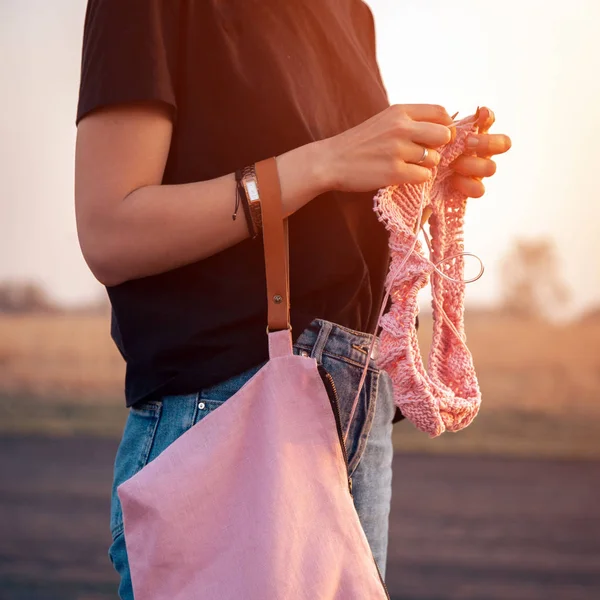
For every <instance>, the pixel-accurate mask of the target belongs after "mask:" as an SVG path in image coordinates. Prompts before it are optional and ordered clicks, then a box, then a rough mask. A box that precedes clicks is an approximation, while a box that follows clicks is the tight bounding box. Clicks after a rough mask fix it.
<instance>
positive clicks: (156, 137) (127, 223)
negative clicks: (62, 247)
mask: <svg viewBox="0 0 600 600" xmlns="http://www.w3.org/2000/svg"><path fill="white" fill-rule="evenodd" d="M171 135H172V124H171V121H170V119H169V118H168V116H167V115H166V114H165V113H164V112H163V111H162V110H161V109H160V108H157V107H156V106H146V107H142V106H138V107H133V106H128V107H119V108H111V109H107V110H102V111H97V112H94V113H92V114H91V115H90V116H89V117H87V118H85V119H83V120H82V121H81V123H80V124H79V127H78V132H77V148H76V159H75V200H76V215H77V228H78V232H79V239H80V244H81V248H82V251H83V254H84V257H85V259H86V261H87V263H88V265H89V267H90V269H91V270H92V272H93V273H94V275H95V276H96V277H97V278H98V280H99V281H100V282H102V283H103V284H105V285H108V286H110V285H117V284H119V283H122V282H123V281H127V280H129V279H136V278H140V277H144V276H147V275H153V274H156V273H161V272H164V271H168V270H171V269H174V268H176V267H179V266H182V265H185V264H188V263H192V262H195V261H198V260H201V259H203V258H206V257H208V256H211V255H212V254H216V253H217V252H220V251H221V250H224V249H225V248H228V247H230V246H233V245H235V244H237V243H238V242H241V241H242V240H244V239H245V238H247V237H248V236H249V233H248V228H247V225H246V219H245V218H244V215H243V211H242V210H240V213H239V214H240V218H238V219H236V220H235V221H233V220H232V218H231V215H232V213H233V209H234V204H235V179H234V176H233V174H230V175H227V176H223V177H219V178H217V179H212V180H209V181H201V182H197V183H189V184H182V185H160V183H161V180H162V177H163V173H164V169H165V165H166V161H167V156H168V152H169V146H170V143H171ZM315 154H316V153H315V146H314V145H313V144H310V145H308V146H303V147H301V148H298V149H296V150H293V151H291V152H288V153H287V154H283V155H281V156H280V157H278V169H279V173H280V178H281V187H282V196H283V202H284V210H285V211H286V213H287V214H288V215H289V214H291V213H293V212H295V211H296V210H298V208H300V207H301V206H303V205H304V204H306V203H307V202H308V201H309V200H311V199H312V198H314V197H315V196H318V195H319V194H321V193H322V192H324V191H325V187H324V184H323V183H322V179H323V178H322V177H320V175H319V172H318V170H319V162H318V161H316V160H315ZM241 166H243V165H241Z"/></svg>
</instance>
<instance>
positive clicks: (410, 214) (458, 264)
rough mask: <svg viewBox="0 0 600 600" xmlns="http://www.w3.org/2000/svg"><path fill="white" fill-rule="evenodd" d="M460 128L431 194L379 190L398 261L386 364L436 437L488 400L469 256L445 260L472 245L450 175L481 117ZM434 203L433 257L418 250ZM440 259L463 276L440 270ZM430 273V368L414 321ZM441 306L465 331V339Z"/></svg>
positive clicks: (399, 395) (378, 202)
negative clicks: (471, 344)
mask: <svg viewBox="0 0 600 600" xmlns="http://www.w3.org/2000/svg"><path fill="white" fill-rule="evenodd" d="M456 129H457V135H456V139H455V141H454V142H452V143H451V144H449V145H447V146H445V147H444V148H443V149H442V150H441V152H440V154H441V161H440V165H439V166H438V168H437V169H435V170H434V174H433V177H432V179H431V181H430V182H428V183H427V184H425V189H424V194H423V186H414V185H401V186H391V187H387V188H384V189H381V190H379V192H378V193H377V195H376V196H375V211H376V213H377V214H378V217H379V220H380V221H381V222H382V223H384V225H385V227H386V229H387V230H388V231H389V232H390V240H389V244H390V250H391V263H390V268H389V273H388V276H387V280H386V289H387V290H388V292H389V293H390V296H391V298H392V304H391V309H390V310H389V312H388V313H387V314H386V315H384V316H383V318H382V319H381V328H382V332H381V336H380V340H379V358H378V364H379V366H380V367H381V368H382V369H385V370H386V371H387V372H388V373H389V375H390V376H391V379H392V381H393V384H394V401H395V403H396V405H397V406H398V407H399V408H400V409H401V410H402V413H403V414H404V416H405V417H406V418H408V419H409V420H410V421H412V422H413V423H414V425H415V426H416V427H417V428H418V429H420V430H422V431H424V432H426V433H428V434H429V435H430V436H431V437H436V436H438V435H440V434H441V433H443V432H444V431H458V430H460V429H462V428H464V427H466V426H467V425H469V424H470V423H471V421H472V420H473V419H474V418H475V416H476V415H477V412H478V410H479V406H480V404H481V392H480V390H479V385H478V382H477V376H476V374H475V369H474V367H473V359H472V356H471V353H470V352H469V350H468V348H467V347H466V344H465V343H464V340H465V335H464V295H465V284H464V282H463V279H464V257H463V256H458V257H455V258H451V259H449V260H447V261H446V262H443V263H441V264H439V262H440V261H442V260H443V259H446V258H447V257H452V256H453V255H457V254H460V253H461V252H463V251H464V247H463V222H464V215H465V208H466V197H465V196H463V195H461V194H459V193H458V192H456V190H454V189H453V187H452V186H451V185H450V184H449V182H448V176H449V175H451V169H449V164H450V163H451V162H452V161H453V160H454V159H456V158H457V157H458V156H459V155H460V154H462V152H463V150H464V144H465V141H466V137H467V136H468V134H469V133H471V132H475V131H476V125H475V118H474V117H469V118H467V119H463V120H462V121H459V122H458V123H457V124H456ZM423 198H424V202H422V200H423ZM426 206H429V207H430V208H431V209H432V211H433V212H432V216H431V218H430V221H429V223H430V234H431V236H432V249H433V250H432V255H431V260H429V259H428V258H426V256H425V254H424V253H423V248H422V245H421V243H420V242H417V243H416V246H414V250H413V251H412V252H411V248H413V245H414V243H415V235H416V234H415V233H414V232H415V228H417V223H419V224H420V218H421V214H422V211H423V210H424V208H425V207H426ZM409 253H410V255H409V256H408V258H407V255H408V254H409ZM434 265H438V268H439V269H440V270H441V271H442V272H443V273H445V274H446V275H447V276H448V277H451V278H452V279H453V280H455V282H452V281H448V280H447V279H445V278H444V277H442V276H440V275H439V274H438V273H436V272H435V270H434ZM430 279H431V283H432V295H433V298H434V301H433V339H432V346H431V352H430V354H429V364H428V370H427V371H426V370H425V367H424V366H423V361H422V358H421V353H420V350H419V344H418V340H417V332H416V329H415V326H414V323H415V317H416V316H417V314H418V304H417V294H418V292H419V290H421V289H422V288H423V287H425V286H426V285H427V283H428V282H429V280H430ZM440 309H443V312H444V313H445V314H446V317H447V319H449V320H450V321H451V323H452V324H453V325H454V327H455V329H456V331H457V332H458V333H459V334H460V335H461V337H462V338H463V341H462V342H461V340H460V339H459V338H458V337H457V335H456V333H455V332H454V331H452V328H451V327H450V326H449V325H448V324H447V322H446V321H445V320H444V315H443V313H442V311H441V310H440Z"/></svg>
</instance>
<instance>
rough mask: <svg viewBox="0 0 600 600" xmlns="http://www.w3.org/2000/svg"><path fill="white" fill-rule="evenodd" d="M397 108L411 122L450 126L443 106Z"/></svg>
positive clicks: (411, 105)
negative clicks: (402, 111)
mask: <svg viewBox="0 0 600 600" xmlns="http://www.w3.org/2000/svg"><path fill="white" fill-rule="evenodd" d="M398 106H399V108H401V109H402V110H404V112H405V113H406V114H407V115H408V116H409V117H410V118H411V119H412V120H413V121H427V122H428V123H438V124H440V125H450V123H452V119H451V118H450V115H449V114H448V112H447V111H446V109H445V108H444V107H443V106H439V105H437V104H399V105H398Z"/></svg>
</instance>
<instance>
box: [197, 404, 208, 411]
mask: <svg viewBox="0 0 600 600" xmlns="http://www.w3.org/2000/svg"><path fill="white" fill-rule="evenodd" d="M198 408H199V409H200V410H204V409H205V408H206V404H205V403H204V402H200V403H199V404H198Z"/></svg>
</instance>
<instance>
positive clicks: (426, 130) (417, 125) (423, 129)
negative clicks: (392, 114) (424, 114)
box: [405, 121, 452, 148]
mask: <svg viewBox="0 0 600 600" xmlns="http://www.w3.org/2000/svg"><path fill="white" fill-rule="evenodd" d="M405 128H406V133H407V134H408V137H409V138H410V139H411V140H412V141H413V142H414V143H415V144H419V145H420V146H426V147H427V148H439V147H440V146H444V145H446V144H448V143H449V142H450V140H451V139H452V131H450V127H445V126H444V125H438V124H437V123H421V122H418V121H407V122H406V126H405Z"/></svg>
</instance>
